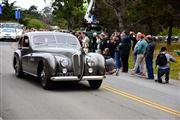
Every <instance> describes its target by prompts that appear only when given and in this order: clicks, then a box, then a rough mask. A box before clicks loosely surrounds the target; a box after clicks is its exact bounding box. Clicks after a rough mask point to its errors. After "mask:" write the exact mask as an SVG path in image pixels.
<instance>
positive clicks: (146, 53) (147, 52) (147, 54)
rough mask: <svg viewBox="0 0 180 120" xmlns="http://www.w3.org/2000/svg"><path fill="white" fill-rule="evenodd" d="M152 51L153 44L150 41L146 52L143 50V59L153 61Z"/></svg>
mask: <svg viewBox="0 0 180 120" xmlns="http://www.w3.org/2000/svg"><path fill="white" fill-rule="evenodd" d="M154 49H155V42H154V41H152V42H150V43H149V44H148V46H147V47H146V50H145V53H144V56H145V58H151V59H153V54H154Z"/></svg>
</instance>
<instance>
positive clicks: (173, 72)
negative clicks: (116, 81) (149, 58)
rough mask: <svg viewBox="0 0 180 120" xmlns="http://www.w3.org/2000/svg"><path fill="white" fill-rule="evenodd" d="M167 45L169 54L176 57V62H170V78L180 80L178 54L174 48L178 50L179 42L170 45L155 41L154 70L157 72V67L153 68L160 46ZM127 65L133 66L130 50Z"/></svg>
mask: <svg viewBox="0 0 180 120" xmlns="http://www.w3.org/2000/svg"><path fill="white" fill-rule="evenodd" d="M163 46H164V47H167V48H168V53H169V54H171V55H172V56H173V57H174V58H176V62H171V63H170V78H171V79H175V80H180V56H178V55H177V53H176V52H175V50H180V42H176V43H172V44H171V45H167V44H166V43H156V49H155V51H154V60H153V61H154V72H155V74H156V73H157V68H155V59H156V57H157V55H158V53H159V51H160V49H161V47H163ZM129 67H130V68H133V55H132V52H131V55H130V58H129Z"/></svg>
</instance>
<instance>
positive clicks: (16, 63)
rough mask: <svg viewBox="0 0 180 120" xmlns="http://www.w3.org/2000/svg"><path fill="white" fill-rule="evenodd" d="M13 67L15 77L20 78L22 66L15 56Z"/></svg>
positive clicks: (22, 74)
mask: <svg viewBox="0 0 180 120" xmlns="http://www.w3.org/2000/svg"><path fill="white" fill-rule="evenodd" d="M14 69H15V75H16V77H19V78H22V77H23V76H24V73H23V72H22V68H21V65H20V61H19V59H17V58H16V59H15V65H14Z"/></svg>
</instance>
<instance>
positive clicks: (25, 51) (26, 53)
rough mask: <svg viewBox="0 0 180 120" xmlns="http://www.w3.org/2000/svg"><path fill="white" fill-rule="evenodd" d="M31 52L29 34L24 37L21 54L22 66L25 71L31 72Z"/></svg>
mask: <svg viewBox="0 0 180 120" xmlns="http://www.w3.org/2000/svg"><path fill="white" fill-rule="evenodd" d="M30 54H31V48H30V45H29V38H28V36H24V37H23V38H22V48H21V55H22V68H23V71H24V72H28V73H29V72H30V66H29V58H30Z"/></svg>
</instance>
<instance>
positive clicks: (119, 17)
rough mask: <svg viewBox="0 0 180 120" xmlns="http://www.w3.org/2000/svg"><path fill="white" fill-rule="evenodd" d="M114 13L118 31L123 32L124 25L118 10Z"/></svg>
mask: <svg viewBox="0 0 180 120" xmlns="http://www.w3.org/2000/svg"><path fill="white" fill-rule="evenodd" d="M114 10H115V12H116V16H117V18H118V22H119V30H120V31H123V30H124V24H123V17H122V13H121V12H120V11H119V10H118V9H114Z"/></svg>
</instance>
